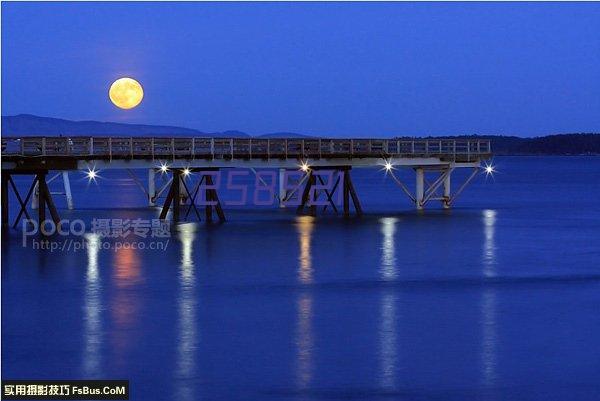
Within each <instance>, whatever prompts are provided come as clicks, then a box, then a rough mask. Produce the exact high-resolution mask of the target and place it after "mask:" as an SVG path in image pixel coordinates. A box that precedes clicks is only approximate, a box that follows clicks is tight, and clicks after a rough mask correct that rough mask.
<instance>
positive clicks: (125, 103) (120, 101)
mask: <svg viewBox="0 0 600 401" xmlns="http://www.w3.org/2000/svg"><path fill="white" fill-rule="evenodd" d="M108 97H110V101H111V102H113V103H114V105H115V106H117V107H119V108H121V109H126V110H127V109H133V108H134V107H135V106H137V105H138V104H140V102H141V101H142V99H143V97H144V90H143V89H142V85H140V83H139V82H138V81H136V80H135V79H133V78H119V79H117V80H116V81H115V82H113V83H112V85H111V86H110V90H109V91H108Z"/></svg>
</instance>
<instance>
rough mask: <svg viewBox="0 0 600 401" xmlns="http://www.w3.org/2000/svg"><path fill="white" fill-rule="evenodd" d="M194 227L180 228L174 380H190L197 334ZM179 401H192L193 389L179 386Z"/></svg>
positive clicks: (183, 385) (189, 225) (185, 385)
mask: <svg viewBox="0 0 600 401" xmlns="http://www.w3.org/2000/svg"><path fill="white" fill-rule="evenodd" d="M194 229H195V225H193V224H182V225H180V226H179V232H178V236H179V241H180V242H181V264H180V267H179V282H180V292H179V338H178V341H177V377H179V378H181V379H185V378H190V377H193V375H194V371H195V368H196V367H195V358H196V348H197V341H198V340H197V336H198V334H197V332H196V295H195V274H194V260H193V254H192V251H193V244H194V239H195V237H196V233H195V231H194ZM179 391H180V395H181V396H180V397H179V398H180V399H183V400H194V398H195V397H194V392H193V386H191V384H187V383H186V384H180V386H179Z"/></svg>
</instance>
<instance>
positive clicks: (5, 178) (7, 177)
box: [0, 172, 11, 227]
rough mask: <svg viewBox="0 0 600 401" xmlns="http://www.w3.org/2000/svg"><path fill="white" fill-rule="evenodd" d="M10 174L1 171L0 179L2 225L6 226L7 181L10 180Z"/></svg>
mask: <svg viewBox="0 0 600 401" xmlns="http://www.w3.org/2000/svg"><path fill="white" fill-rule="evenodd" d="M10 179H11V178H10V174H8V173H4V172H3V173H2V176H1V177H0V181H1V182H2V184H1V185H2V194H1V196H2V227H8V224H9V222H8V206H9V204H8V182H9V180H10Z"/></svg>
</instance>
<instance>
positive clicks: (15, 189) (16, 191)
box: [8, 175, 31, 228]
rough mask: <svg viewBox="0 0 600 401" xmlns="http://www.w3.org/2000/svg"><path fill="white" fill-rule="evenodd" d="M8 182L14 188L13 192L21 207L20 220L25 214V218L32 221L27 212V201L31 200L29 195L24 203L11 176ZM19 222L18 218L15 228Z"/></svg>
mask: <svg viewBox="0 0 600 401" xmlns="http://www.w3.org/2000/svg"><path fill="white" fill-rule="evenodd" d="M8 181H9V182H10V185H11V186H12V189H13V192H14V193H15V196H16V197H17V201H18V202H19V205H21V210H20V211H19V218H20V217H21V214H22V213H25V217H26V218H27V219H29V220H31V216H30V215H29V213H28V212H27V201H28V200H29V193H28V194H27V198H26V199H25V202H23V199H21V195H20V194H19V190H18V189H17V186H16V185H15V182H14V181H13V179H12V177H11V176H10V175H9V176H8ZM18 221H19V219H18V218H17V221H15V224H14V226H13V228H14V227H16V226H17V223H18Z"/></svg>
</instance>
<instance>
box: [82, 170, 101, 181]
mask: <svg viewBox="0 0 600 401" xmlns="http://www.w3.org/2000/svg"><path fill="white" fill-rule="evenodd" d="M85 175H86V176H87V178H88V180H90V181H96V178H97V177H98V172H97V171H96V169H95V168H88V170H87V171H86V173H85Z"/></svg>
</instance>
